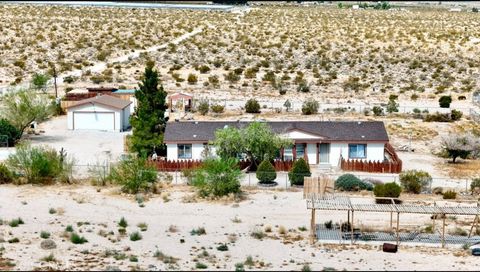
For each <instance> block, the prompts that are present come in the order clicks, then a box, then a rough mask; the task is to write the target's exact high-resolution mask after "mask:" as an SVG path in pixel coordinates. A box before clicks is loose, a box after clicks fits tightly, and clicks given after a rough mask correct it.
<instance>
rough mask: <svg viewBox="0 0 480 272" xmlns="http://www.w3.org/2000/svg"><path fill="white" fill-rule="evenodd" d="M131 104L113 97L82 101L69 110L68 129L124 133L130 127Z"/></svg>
mask: <svg viewBox="0 0 480 272" xmlns="http://www.w3.org/2000/svg"><path fill="white" fill-rule="evenodd" d="M131 103H132V102H131V101H126V100H123V99H120V98H117V97H114V96H111V95H98V96H95V97H92V98H87V99H83V100H80V101H78V102H77V103H75V104H73V105H71V106H69V107H68V108H67V120H68V121H67V124H68V129H71V130H105V131H116V132H120V131H124V130H126V129H128V128H129V127H130V120H129V119H130V107H129V106H130V104H131Z"/></svg>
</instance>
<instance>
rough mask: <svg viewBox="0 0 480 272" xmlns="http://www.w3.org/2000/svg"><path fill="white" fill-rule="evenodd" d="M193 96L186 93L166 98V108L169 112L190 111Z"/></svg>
mask: <svg viewBox="0 0 480 272" xmlns="http://www.w3.org/2000/svg"><path fill="white" fill-rule="evenodd" d="M192 103H193V96H192V95H190V94H186V93H175V94H172V95H169V96H168V108H169V109H170V112H174V111H182V112H185V111H190V110H191V109H192Z"/></svg>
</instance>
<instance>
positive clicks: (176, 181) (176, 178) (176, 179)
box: [175, 169, 178, 184]
mask: <svg viewBox="0 0 480 272" xmlns="http://www.w3.org/2000/svg"><path fill="white" fill-rule="evenodd" d="M177 183H178V177H177V170H176V169H175V184H177Z"/></svg>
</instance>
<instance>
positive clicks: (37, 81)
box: [32, 74, 50, 89]
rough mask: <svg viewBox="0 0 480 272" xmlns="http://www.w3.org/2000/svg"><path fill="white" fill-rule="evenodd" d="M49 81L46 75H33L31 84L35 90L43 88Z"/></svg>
mask: <svg viewBox="0 0 480 272" xmlns="http://www.w3.org/2000/svg"><path fill="white" fill-rule="evenodd" d="M49 79H50V78H49V76H48V75H43V74H35V75H33V78H32V84H33V86H35V88H36V89H41V88H45V86H46V85H47V82H48V80H49Z"/></svg>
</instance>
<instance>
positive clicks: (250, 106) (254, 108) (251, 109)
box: [245, 98, 260, 113]
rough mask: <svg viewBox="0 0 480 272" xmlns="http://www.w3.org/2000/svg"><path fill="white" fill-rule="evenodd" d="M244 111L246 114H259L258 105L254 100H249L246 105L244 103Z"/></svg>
mask: <svg viewBox="0 0 480 272" xmlns="http://www.w3.org/2000/svg"><path fill="white" fill-rule="evenodd" d="M245 111H246V112H247V113H260V104H259V103H258V101H257V100H256V99H253V98H252V99H249V100H248V101H247V103H245Z"/></svg>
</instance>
